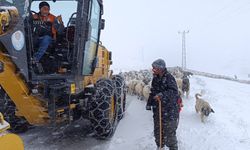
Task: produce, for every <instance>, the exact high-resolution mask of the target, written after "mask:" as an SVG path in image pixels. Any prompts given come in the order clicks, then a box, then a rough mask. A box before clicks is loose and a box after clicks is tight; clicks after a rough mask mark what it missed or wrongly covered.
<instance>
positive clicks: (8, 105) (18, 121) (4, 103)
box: [0, 86, 29, 133]
mask: <svg viewBox="0 0 250 150" xmlns="http://www.w3.org/2000/svg"><path fill="white" fill-rule="evenodd" d="M0 112H1V113H2V114H3V116H4V118H5V120H6V121H7V122H8V123H9V124H10V126H11V128H10V131H11V132H14V133H22V132H25V131H27V130H28V127H29V124H28V122H27V121H26V120H25V119H24V118H23V117H17V116H16V115H15V112H16V106H15V104H14V103H13V102H12V101H11V99H10V98H9V96H8V95H7V93H6V92H5V91H4V89H2V87H1V86H0Z"/></svg>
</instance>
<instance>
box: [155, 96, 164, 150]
mask: <svg viewBox="0 0 250 150" xmlns="http://www.w3.org/2000/svg"><path fill="white" fill-rule="evenodd" d="M156 100H157V101H158V103H159V123H160V150H162V149H163V148H162V147H161V146H162V113H161V99H160V97H156Z"/></svg>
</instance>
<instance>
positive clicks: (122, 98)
mask: <svg viewBox="0 0 250 150" xmlns="http://www.w3.org/2000/svg"><path fill="white" fill-rule="evenodd" d="M112 80H113V82H114V85H115V99H116V100H117V103H118V121H120V120H121V119H122V118H123V116H124V113H125V106H126V90H125V81H124V78H123V77H122V76H120V75H114V76H113V77H112Z"/></svg>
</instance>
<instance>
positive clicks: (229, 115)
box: [21, 76, 250, 150]
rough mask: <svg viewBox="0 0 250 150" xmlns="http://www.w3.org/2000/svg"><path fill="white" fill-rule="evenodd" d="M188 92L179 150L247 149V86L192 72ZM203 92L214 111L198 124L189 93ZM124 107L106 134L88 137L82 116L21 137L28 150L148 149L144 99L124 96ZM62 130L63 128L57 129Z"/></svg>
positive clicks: (249, 135)
mask: <svg viewBox="0 0 250 150" xmlns="http://www.w3.org/2000/svg"><path fill="white" fill-rule="evenodd" d="M190 84H191V92H190V97H189V98H188V99H187V98H184V99H183V102H184V108H183V111H182V112H181V116H180V124H179V127H178V130H177V137H178V141H179V149H180V150H249V149H250V117H249V116H248V115H249V114H250V109H249V107H250V100H249V98H250V85H247V84H240V83H235V82H232V81H226V80H219V79H210V78H205V77H200V76H193V77H192V78H191V79H190ZM197 92H202V93H203V95H204V96H203V98H205V99H207V101H208V102H209V103H210V105H211V106H212V108H213V109H214V111H215V114H211V115H210V116H209V118H207V119H206V120H205V123H201V121H200V117H199V115H198V114H196V112H195V109H194V105H195V98H194V94H195V93H197ZM127 100H128V103H127V112H126V116H125V117H124V119H122V120H121V121H120V123H119V126H118V127H117V130H116V133H115V135H114V136H113V138H112V139H110V140H107V141H100V140H96V139H95V138H94V137H91V134H90V131H89V130H87V129H88V128H89V126H88V125H81V124H85V122H86V121H79V122H77V123H75V124H73V125H72V126H71V127H68V128H66V129H64V130H59V131H60V132H58V131H57V132H55V131H52V129H48V128H42V127H37V128H34V129H32V130H30V131H28V132H27V133H25V134H22V135H21V137H22V138H23V139H24V142H25V149H28V150H40V149H41V150H52V149H53V150H56V149H60V150H68V149H69V150H72V149H77V150H78V149H81V150H152V149H155V148H156V147H155V143H154V137H153V120H152V112H151V111H146V110H145V101H140V100H137V99H136V97H135V96H128V97H127ZM62 131H64V132H62Z"/></svg>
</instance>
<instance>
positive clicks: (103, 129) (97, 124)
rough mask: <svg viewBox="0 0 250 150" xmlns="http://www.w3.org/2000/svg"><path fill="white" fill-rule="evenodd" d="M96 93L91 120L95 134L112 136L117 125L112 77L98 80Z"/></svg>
mask: <svg viewBox="0 0 250 150" xmlns="http://www.w3.org/2000/svg"><path fill="white" fill-rule="evenodd" d="M95 88H96V89H95V94H94V96H93V99H92V102H91V108H90V113H89V115H90V121H91V123H92V125H93V129H94V132H95V135H96V136H97V137H98V138H100V139H107V138H110V137H112V135H113V133H114V131H115V129H116V126H117V102H116V101H115V99H114V85H113V82H112V80H110V79H100V80H98V81H97V82H96V87H95Z"/></svg>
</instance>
